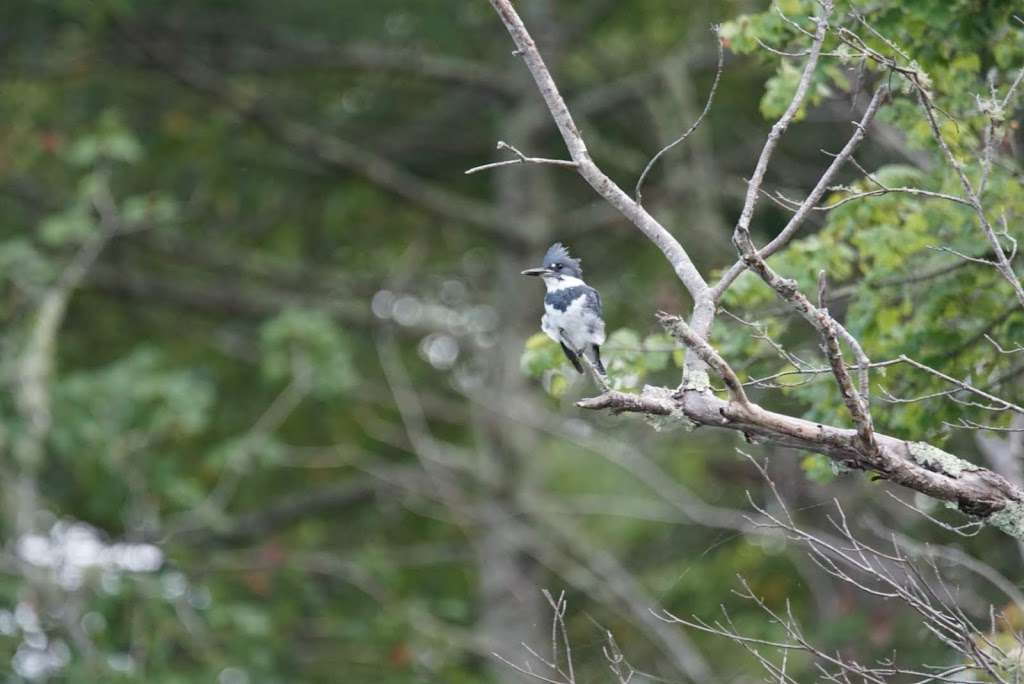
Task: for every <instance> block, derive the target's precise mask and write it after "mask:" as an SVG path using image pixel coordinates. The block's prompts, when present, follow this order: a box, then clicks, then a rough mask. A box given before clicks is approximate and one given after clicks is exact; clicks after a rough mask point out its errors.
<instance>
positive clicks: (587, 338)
mask: <svg viewBox="0 0 1024 684" xmlns="http://www.w3.org/2000/svg"><path fill="white" fill-rule="evenodd" d="M542 263H543V266H541V267H540V268H528V269H526V270H525V271H523V275H529V276H540V277H541V278H543V279H544V286H545V287H547V294H545V295H544V316H543V318H541V319H540V329H541V330H543V331H544V332H545V333H546V334H547V336H548V337H550V338H551V339H553V340H554V341H555V342H558V343H559V344H560V345H562V351H564V352H565V355H566V357H567V358H568V359H569V361H571V362H572V365H573V366H574V367H575V368H576V371H577V372H579V373H582V372H583V366H582V365H580V359H579V356H580V355H581V354H583V355H585V356H586V358H587V359H588V360H589V361H590V363H592V364H593V365H594V368H596V369H597V372H599V373H600V374H601V375H607V373H606V372H605V370H604V364H602V363H601V345H602V344H604V320H603V319H602V318H601V295H599V294H598V293H597V290H595V289H594V288H592V287H590V286H589V285H587V284H586V283H585V282H583V279H582V277H581V276H582V275H583V269H582V268H581V267H580V260H579V259H573V258H572V257H571V256H569V250H567V249H566V248H565V247H564V246H562V243H561V242H556V243H555V244H553V245H551V247H550V249H548V251H547V254H545V255H544V261H543V262H542Z"/></svg>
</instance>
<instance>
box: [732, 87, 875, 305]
mask: <svg viewBox="0 0 1024 684" xmlns="http://www.w3.org/2000/svg"><path fill="white" fill-rule="evenodd" d="M888 92H889V90H888V88H887V87H886V86H884V85H883V86H879V88H878V89H877V90H875V94H874V95H873V96H872V98H871V101H870V102H869V103H868V107H867V110H865V112H864V115H863V116H862V117H861V119H860V121H858V122H856V123H854V126H855V130H854V132H853V135H851V136H850V139H849V140H848V141H847V142H846V145H844V146H843V149H842V150H840V151H839V153H838V154H837V155H835V157H833V159H832V163H831V164H829V165H828V168H827V169H825V172H824V173H823V174H822V175H821V177H820V178H819V179H818V182H817V183H816V184H815V186H814V189H813V190H811V192H810V194H809V195H807V197H806V198H805V199H804V201H803V202H802V203H801V204H800V206H799V207H798V208H797V210H796V213H794V214H793V216H791V217H790V219H789V222H788V223H786V225H785V227H784V228H783V229H782V231H781V232H779V234H778V235H777V236H775V238H774V239H773V240H772V241H771V242H769V243H768V244H767V245H765V246H764V247H762V248H761V249H760V250H758V254H760V255H761V256H762V257H764V258H768V257H770V256H771V255H772V254H775V253H776V252H778V251H779V250H780V249H782V248H783V247H785V246H786V244H788V243H789V241H790V239H792V237H793V235H795V234H796V232H797V231H798V230H799V229H800V227H801V226H802V225H803V223H804V221H805V220H806V218H807V216H808V215H809V214H810V213H811V211H814V210H815V209H817V208H818V207H817V206H816V205H817V203H818V201H819V200H821V198H822V196H823V195H824V194H825V192H827V191H828V189H829V185H830V184H831V182H832V179H833V178H835V175H836V173H838V171H839V170H840V169H841V168H842V167H843V166H844V165H845V164H846V162H847V161H849V160H850V159H851V157H852V156H853V153H854V151H855V150H856V149H857V146H858V145H860V143H861V141H862V140H864V136H865V134H866V133H867V129H868V126H870V125H871V122H872V121H873V120H874V118H875V115H876V114H877V113H878V110H879V109H880V108H881V106H882V102H883V101H884V100H885V97H886V95H887V94H888ZM780 121H781V119H780ZM776 125H777V124H776ZM773 131H774V129H773ZM767 144H768V143H767V142H766V143H765V146H766V147H767ZM762 155H763V153H762ZM759 166H760V164H759ZM755 172H756V171H755ZM762 179H763V174H762ZM751 189H753V190H754V191H755V193H756V192H757V191H758V190H759V189H760V181H759V182H758V185H757V186H756V187H755V186H754V185H753V180H751V185H750V188H748V191H747V197H748V202H749V201H751V200H749V197H750V190H751ZM837 206H838V205H837ZM831 208H834V207H831ZM749 225H750V218H749V217H748V218H747V222H746V224H743V218H742V216H741V218H740V224H739V225H737V226H736V229H737V230H740V228H741V226H743V230H748V229H749ZM745 268H746V267H745V266H744V264H743V260H742V259H740V260H739V261H737V262H736V263H735V264H733V265H732V266H731V267H730V268H729V270H728V271H726V272H725V273H724V274H723V275H722V277H721V279H720V280H719V281H718V282H717V283H716V284H715V286H714V288H713V289H712V291H713V293H714V296H715V299H716V300H718V299H720V298H721V296H722V295H723V294H724V293H725V291H726V290H727V289H728V288H729V286H730V285H732V283H733V281H735V280H736V278H737V277H739V275H740V274H741V273H743V271H744V270H745Z"/></svg>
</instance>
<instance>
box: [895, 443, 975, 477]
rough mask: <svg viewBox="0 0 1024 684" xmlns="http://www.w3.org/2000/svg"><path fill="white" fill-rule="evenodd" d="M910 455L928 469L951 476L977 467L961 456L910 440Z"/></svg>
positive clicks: (957, 475)
mask: <svg viewBox="0 0 1024 684" xmlns="http://www.w3.org/2000/svg"><path fill="white" fill-rule="evenodd" d="M910 456H911V458H913V459H914V461H915V462H916V463H918V464H919V465H922V466H924V467H925V468H927V469H928V470H931V471H934V472H937V473H942V474H944V475H948V476H949V477H952V478H957V477H960V475H961V474H962V473H964V472H970V471H972V470H977V469H978V466H976V465H974V464H973V463H969V462H967V461H965V460H963V459H962V458H958V457H957V456H954V455H953V454H951V453H949V452H946V451H943V450H942V449H939V448H937V447H933V446H932V445H931V444H925V443H924V442H911V443H910Z"/></svg>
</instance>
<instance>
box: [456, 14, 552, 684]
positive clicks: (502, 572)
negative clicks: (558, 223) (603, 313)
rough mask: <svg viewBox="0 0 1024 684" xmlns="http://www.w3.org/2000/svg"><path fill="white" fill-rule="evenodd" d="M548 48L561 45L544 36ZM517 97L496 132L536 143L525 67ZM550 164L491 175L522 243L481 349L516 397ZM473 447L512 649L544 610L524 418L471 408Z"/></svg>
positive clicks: (484, 557)
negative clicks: (487, 344) (528, 524)
mask: <svg viewBox="0 0 1024 684" xmlns="http://www.w3.org/2000/svg"><path fill="white" fill-rule="evenodd" d="M526 8H527V9H526V11H527V12H529V13H530V14H532V15H533V19H534V21H536V22H537V25H539V26H548V27H554V26H557V22H554V21H551V20H550V17H549V13H550V10H551V7H550V3H549V2H547V0H537V1H535V2H532V3H529V4H527V5H526ZM548 46H549V55H552V57H551V58H552V59H554V60H555V61H557V58H556V57H554V56H553V54H552V53H554V52H555V51H556V49H557V47H558V46H559V41H558V40H557V39H551V40H550V41H548ZM518 80H519V82H520V84H521V85H520V89H519V91H520V93H521V95H520V97H519V99H518V101H517V103H516V104H515V106H514V107H512V108H510V110H509V116H508V118H507V119H506V120H505V121H504V122H502V123H501V124H500V125H499V126H497V127H496V130H498V131H501V133H500V135H501V136H502V137H505V136H507V138H506V139H507V141H508V142H509V143H511V144H513V145H516V146H517V147H520V149H522V150H524V151H525V150H537V149H540V146H541V145H542V144H543V139H544V135H543V134H544V132H545V131H546V130H547V128H548V120H547V112H546V110H545V109H544V107H543V103H542V102H541V100H540V99H539V98H538V97H537V96H536V90H535V86H534V85H533V82H532V80H531V79H530V78H529V75H528V74H527V73H526V72H520V74H519V75H518ZM553 172H557V170H554V171H552V170H551V169H547V168H537V167H528V166H526V165H523V166H513V167H509V168H506V169H501V170H500V171H499V172H498V173H496V174H495V176H494V187H495V195H496V202H497V208H498V211H499V213H500V215H501V216H506V217H514V220H516V221H519V222H521V224H522V234H523V235H525V236H526V237H527V240H526V243H527V244H529V245H531V247H530V248H524V247H523V244H524V243H523V242H520V241H515V242H513V241H507V242H504V243H502V244H501V245H500V246H499V248H498V252H497V253H496V255H495V261H494V263H495V265H496V268H497V270H496V272H495V273H494V287H495V290H494V293H493V296H492V297H491V301H492V302H494V304H495V308H496V313H497V318H498V321H499V323H498V327H497V330H496V339H495V343H494V346H493V347H492V348H491V349H490V350H488V353H487V354H486V357H485V358H486V361H485V363H487V367H488V369H489V372H488V373H487V374H486V375H487V377H488V379H489V382H488V385H487V389H486V391H487V392H488V393H489V394H493V396H500V397H503V398H504V400H505V401H507V402H510V403H512V404H515V403H517V402H520V401H525V400H527V399H528V397H527V396H526V392H527V388H526V386H525V383H524V378H523V374H522V372H521V371H520V370H519V358H520V355H521V354H522V337H523V335H524V332H527V331H533V330H535V329H537V328H538V326H539V325H540V321H539V318H538V316H539V306H538V302H539V300H540V298H541V297H542V293H543V290H542V288H540V286H539V284H538V283H533V282H524V279H523V277H522V276H521V275H520V273H519V271H520V270H521V269H522V268H526V267H527V266H529V265H531V264H533V262H534V261H536V260H537V259H539V258H540V254H542V253H543V252H542V250H543V248H544V247H546V245H547V242H549V241H551V240H554V239H557V236H553V235H552V226H551V223H550V217H552V216H558V215H559V214H560V210H561V209H565V208H564V207H559V206H558V200H557V197H556V195H555V193H554V192H553V191H552V187H551V181H552V178H551V174H552V173H553ZM475 415H476V420H477V423H478V428H479V429H478V430H477V434H478V442H479V453H480V454H482V455H483V456H484V463H483V467H484V468H485V469H486V475H485V476H484V477H482V478H481V481H482V482H485V483H486V484H484V486H483V487H482V491H481V500H480V502H479V506H480V510H481V512H482V514H481V524H480V530H479V531H480V536H479V539H478V544H477V563H478V570H479V592H480V601H481V604H480V611H481V618H482V624H481V626H482V628H483V630H484V634H485V637H486V640H487V641H488V642H489V643H492V644H494V645H495V647H496V648H497V649H500V650H502V651H503V652H506V653H518V652H519V650H520V649H521V646H520V644H523V643H527V644H540V643H546V637H544V635H545V634H546V632H547V630H548V622H547V621H548V619H549V618H548V616H547V614H546V606H545V605H544V601H543V597H542V596H541V593H540V592H541V589H543V588H545V587H544V585H543V578H542V574H543V573H542V568H541V567H540V565H539V563H538V562H537V561H536V560H535V559H534V558H533V557H532V556H531V555H530V554H529V552H528V549H527V548H526V535H524V534H523V530H522V522H521V520H522V515H521V514H520V503H519V502H520V500H521V498H522V493H523V492H524V490H525V488H526V487H528V486H529V481H530V470H531V462H530V461H531V455H532V454H531V449H530V446H529V445H530V440H528V439H524V435H523V430H522V428H521V426H519V425H517V424H516V423H515V422H514V421H509V420H505V419H503V418H502V417H501V416H499V415H497V414H495V413H494V412H490V411H478V412H477V413H476V414H475ZM490 668H491V670H492V673H493V676H494V678H495V680H496V681H500V682H507V683H508V684H514V683H517V682H519V681H521V676H520V675H519V674H518V673H516V672H515V671H513V670H512V669H511V668H509V667H508V666H507V665H504V664H503V663H501V662H498V661H496V660H494V659H491V661H490Z"/></svg>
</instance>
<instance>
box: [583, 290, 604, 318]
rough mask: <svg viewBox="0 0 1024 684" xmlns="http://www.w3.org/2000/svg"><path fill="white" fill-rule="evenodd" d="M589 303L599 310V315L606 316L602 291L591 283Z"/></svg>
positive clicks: (595, 309) (588, 295)
mask: <svg viewBox="0 0 1024 684" xmlns="http://www.w3.org/2000/svg"><path fill="white" fill-rule="evenodd" d="M587 304H589V305H590V307H591V308H592V309H594V311H596V312H597V315H598V316H599V317H601V318H603V317H604V311H603V310H602V308H601V293H600V292H598V291H597V290H595V289H594V288H592V287H590V286H589V285H588V286H587Z"/></svg>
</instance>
